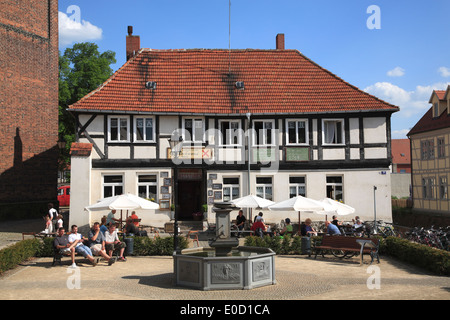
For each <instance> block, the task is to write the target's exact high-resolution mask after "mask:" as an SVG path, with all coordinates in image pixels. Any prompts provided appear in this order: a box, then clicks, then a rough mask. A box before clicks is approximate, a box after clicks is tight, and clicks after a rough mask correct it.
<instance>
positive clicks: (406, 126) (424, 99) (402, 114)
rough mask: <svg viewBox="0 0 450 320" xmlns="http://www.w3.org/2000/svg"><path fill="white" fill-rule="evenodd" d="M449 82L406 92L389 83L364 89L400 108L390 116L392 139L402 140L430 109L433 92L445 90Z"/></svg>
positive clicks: (379, 83)
mask: <svg viewBox="0 0 450 320" xmlns="http://www.w3.org/2000/svg"><path fill="white" fill-rule="evenodd" d="M448 85H450V82H447V83H435V84H432V85H429V86H420V85H418V86H416V88H415V89H414V90H412V91H407V90H405V89H403V88H400V87H399V86H396V85H394V84H392V83H389V82H377V83H375V84H373V85H371V86H369V87H367V88H365V89H364V91H365V92H367V93H370V94H371V95H374V96H376V97H378V98H380V99H382V100H384V101H386V102H389V103H391V104H393V105H396V106H398V107H400V111H399V112H396V113H394V114H393V116H392V138H394V139H404V138H406V134H407V133H408V132H409V131H410V130H411V128H412V127H413V126H414V125H415V124H416V123H417V121H419V119H420V118H421V117H422V116H423V115H424V114H425V112H426V111H428V109H429V108H430V107H431V105H430V104H429V103H428V101H429V100H430V97H431V93H432V92H433V90H445V89H446V88H447V86H448Z"/></svg>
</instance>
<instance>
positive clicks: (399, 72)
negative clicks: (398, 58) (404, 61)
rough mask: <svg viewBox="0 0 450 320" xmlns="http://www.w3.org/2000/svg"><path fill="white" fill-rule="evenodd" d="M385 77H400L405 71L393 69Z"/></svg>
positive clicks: (397, 68)
mask: <svg viewBox="0 0 450 320" xmlns="http://www.w3.org/2000/svg"><path fill="white" fill-rule="evenodd" d="M387 75H388V76H389V77H402V76H404V75H405V69H403V68H400V67H395V68H394V69H392V70H389V71H388V72H387Z"/></svg>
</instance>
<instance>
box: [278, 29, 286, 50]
mask: <svg viewBox="0 0 450 320" xmlns="http://www.w3.org/2000/svg"><path fill="white" fill-rule="evenodd" d="M277 50H284V33H279V34H277Z"/></svg>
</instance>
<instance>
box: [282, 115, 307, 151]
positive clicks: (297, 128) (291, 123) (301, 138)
mask: <svg viewBox="0 0 450 320" xmlns="http://www.w3.org/2000/svg"><path fill="white" fill-rule="evenodd" d="M307 143H308V121H307V120H302V119H288V120H286V144H287V145H296V144H307Z"/></svg>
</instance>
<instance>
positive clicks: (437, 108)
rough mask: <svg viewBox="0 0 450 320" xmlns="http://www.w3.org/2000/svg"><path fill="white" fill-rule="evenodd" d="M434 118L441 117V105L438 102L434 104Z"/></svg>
mask: <svg viewBox="0 0 450 320" xmlns="http://www.w3.org/2000/svg"><path fill="white" fill-rule="evenodd" d="M433 117H434V118H437V117H439V103H437V102H435V103H434V104H433Z"/></svg>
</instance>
